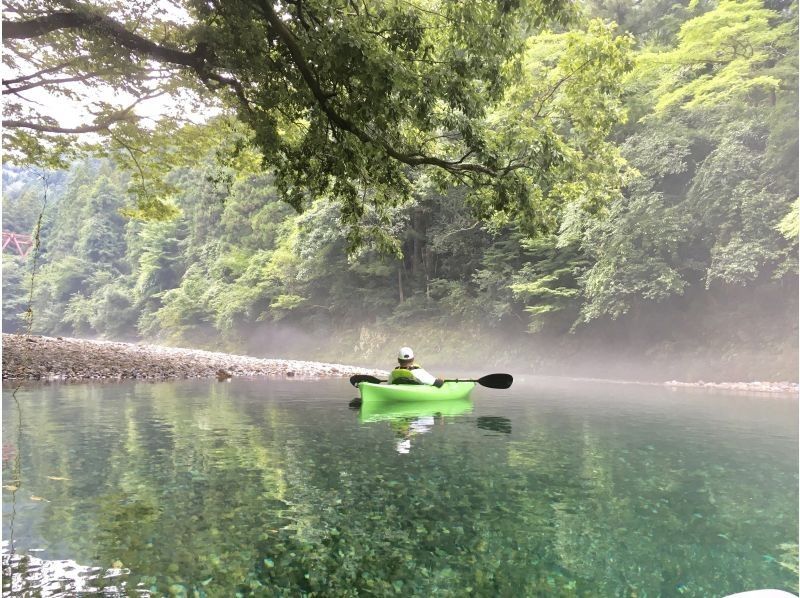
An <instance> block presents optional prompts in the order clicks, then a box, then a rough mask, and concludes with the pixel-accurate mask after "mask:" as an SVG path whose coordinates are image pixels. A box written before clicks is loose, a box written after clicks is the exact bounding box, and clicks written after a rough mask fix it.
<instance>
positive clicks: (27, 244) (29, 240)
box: [3, 231, 33, 257]
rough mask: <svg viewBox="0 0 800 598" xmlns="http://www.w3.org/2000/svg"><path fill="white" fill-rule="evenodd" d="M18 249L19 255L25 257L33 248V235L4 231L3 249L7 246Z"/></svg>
mask: <svg viewBox="0 0 800 598" xmlns="http://www.w3.org/2000/svg"><path fill="white" fill-rule="evenodd" d="M7 247H8V248H9V249H11V250H12V251H16V252H17V255H21V256H22V257H25V256H26V255H28V253H30V251H31V249H33V237H31V236H30V235H22V234H20V233H11V232H8V231H3V250H4V251H5V249H6V248H7Z"/></svg>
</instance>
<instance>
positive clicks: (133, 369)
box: [2, 334, 386, 381]
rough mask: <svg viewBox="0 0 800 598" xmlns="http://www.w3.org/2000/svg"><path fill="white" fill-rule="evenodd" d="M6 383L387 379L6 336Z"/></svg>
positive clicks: (325, 367)
mask: <svg viewBox="0 0 800 598" xmlns="http://www.w3.org/2000/svg"><path fill="white" fill-rule="evenodd" d="M2 349H3V380H52V381H55V380H64V381H77V380H126V379H139V380H166V379H171V378H214V377H217V378H221V379H224V378H227V377H263V376H270V377H280V378H284V377H285V378H291V377H299V378H322V377H348V376H352V375H353V374H369V375H372V376H381V375H383V376H385V375H386V372H384V371H381V370H369V369H364V368H358V367H352V366H347V365H340V364H335V363H319V362H314V361H295V360H285V359H259V358H256V357H247V356H244V355H230V354H228V353H214V352H211V351H201V350H197V349H176V348H171V347H161V346H157V345H144V344H131V343H119V342H111V341H92V340H84V339H77V338H66V337H58V338H52V337H46V336H24V335H16V334H3V347H2Z"/></svg>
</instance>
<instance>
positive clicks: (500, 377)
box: [350, 374, 514, 388]
mask: <svg viewBox="0 0 800 598" xmlns="http://www.w3.org/2000/svg"><path fill="white" fill-rule="evenodd" d="M361 382H369V383H370V384H380V383H381V382H386V380H380V379H379V378H376V377H375V376H368V375H366V374H356V375H355V376H351V377H350V384H352V385H353V386H358V385H359V384H360V383H361ZM445 382H477V383H478V384H480V385H481V386H485V387H486V388H508V387H510V386H511V383H512V382H514V378H513V377H512V376H511V374H489V375H488V376H483V377H482V378H478V379H477V380H461V379H450V380H445Z"/></svg>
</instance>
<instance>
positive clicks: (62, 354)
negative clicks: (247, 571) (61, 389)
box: [2, 333, 800, 396]
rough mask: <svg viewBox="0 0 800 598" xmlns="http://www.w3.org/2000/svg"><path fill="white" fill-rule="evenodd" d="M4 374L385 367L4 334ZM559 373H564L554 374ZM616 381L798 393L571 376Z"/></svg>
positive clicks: (161, 376) (165, 376)
mask: <svg viewBox="0 0 800 598" xmlns="http://www.w3.org/2000/svg"><path fill="white" fill-rule="evenodd" d="M2 338H3V345H2V349H3V380H4V381H19V380H32V381H44V382H115V381H121V380H150V381H156V380H174V379H190V378H215V377H216V378H218V379H219V372H220V370H221V371H222V372H223V373H224V374H225V375H224V377H223V378H222V379H226V378H228V377H237V378H255V377H272V378H295V377H296V378H344V377H349V376H352V375H353V374H368V375H371V376H378V377H381V376H384V377H385V376H386V371H385V370H380V369H370V368H363V367H356V366H350V365H344V364H338V363H325V362H318V361H300V360H295V359H264V358H258V357H250V356H247V355H233V354H230V353H218V352H212V351H205V350H202V349H182V348H174V347H165V346H161V345H148V344H138V343H124V342H117V341H101V340H87V339H78V338H69V337H48V336H36V335H30V336H26V335H21V334H6V333H4V334H3V337H2ZM557 377H559V378H562V376H557ZM563 378H566V379H572V380H583V381H587V382H591V381H597V382H604V383H615V384H643V385H648V386H662V387H667V388H682V389H683V388H685V389H695V390H710V391H724V392H735V393H748V394H772V395H776V394H780V395H793V396H798V393H799V392H800V387H798V384H797V383H795V382H763V381H752V382H704V381H698V382H681V381H679V380H669V381H665V382H639V381H635V380H613V379H596V378H581V377H579V378H575V377H571V376H564V377H563Z"/></svg>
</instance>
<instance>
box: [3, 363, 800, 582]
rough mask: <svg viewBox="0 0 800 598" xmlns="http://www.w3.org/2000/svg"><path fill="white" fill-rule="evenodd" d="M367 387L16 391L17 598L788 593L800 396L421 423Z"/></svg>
mask: <svg viewBox="0 0 800 598" xmlns="http://www.w3.org/2000/svg"><path fill="white" fill-rule="evenodd" d="M353 396H354V390H353V389H352V387H350V386H349V385H348V384H347V381H346V380H341V379H325V380H316V381H302V380H297V379H285V378H274V379H272V378H267V379H260V380H245V379H237V378H234V379H233V380H232V381H231V382H230V383H227V384H219V383H218V382H216V381H213V380H185V381H173V382H157V383H152V382H150V383H144V382H133V381H128V382H122V383H119V384H81V385H63V384H50V385H34V386H26V387H23V388H22V389H21V390H20V391H19V392H18V393H17V395H16V399H14V398H12V396H11V394H10V392H5V393H4V399H3V442H4V447H3V451H4V453H3V474H4V475H3V480H4V488H3V509H4V513H3V538H4V540H5V541H6V544H5V545H4V550H3V552H4V557H3V563H4V573H5V575H4V584H6V585H5V586H4V588H3V589H4V591H6V592H8V591H10V590H12V589H13V590H14V591H16V592H18V593H24V592H26V591H27V592H30V593H34V594H35V593H36V592H37V591H40V590H41V588H43V587H45V586H46V585H48V584H49V587H50V588H51V593H50V595H55V596H57V595H63V596H72V595H75V594H76V593H77V592H80V591H86V592H88V591H90V590H97V589H101V588H106V589H107V590H109V591H117V592H119V593H125V594H138V595H150V596H156V595H159V596H160V595H175V596H182V595H197V596H219V595H226V596H233V595H236V594H237V593H239V594H241V595H270V596H297V595H302V594H309V593H315V595H320V596H357V595H366V594H370V595H403V596H431V595H437V596H464V595H478V596H503V595H508V596H511V595H513V596H523V595H524V596H541V595H555V596H634V595H636V596H659V595H660V596H723V595H725V594H728V593H733V592H737V591H744V590H749V589H756V588H763V587H773V588H780V589H784V590H788V591H795V592H796V590H797V587H796V580H797V572H796V562H797V561H796V559H797V528H798V514H797V502H798V475H797V472H798V432H797V419H798V405H797V400H796V399H794V398H792V397H786V396H782V395H771V396H768V397H765V396H763V395H760V396H755V395H742V394H730V393H722V392H717V393H714V394H708V395H704V396H703V397H702V400H698V397H697V395H696V393H694V392H692V391H691V390H689V389H682V388H664V387H659V386H641V385H620V384H607V383H598V382H583V383H580V382H564V381H556V380H544V379H535V378H531V379H526V380H524V381H518V382H516V383H515V385H514V386H512V388H511V389H509V390H506V391H495V390H489V389H482V388H479V389H477V390H476V391H475V393H474V394H473V397H472V399H471V400H469V401H467V402H466V404H462V405H459V406H458V409H441V408H437V407H436V406H434V407H433V408H432V409H431V412H430V413H415V414H413V415H409V414H407V413H403V412H398V413H393V412H392V411H391V410H380V411H378V412H376V411H375V410H372V411H369V410H364V409H363V408H362V409H361V410H359V409H351V408H349V407H348V403H349V400H350V399H351V398H352V397H353ZM12 586H13V587H12Z"/></svg>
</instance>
